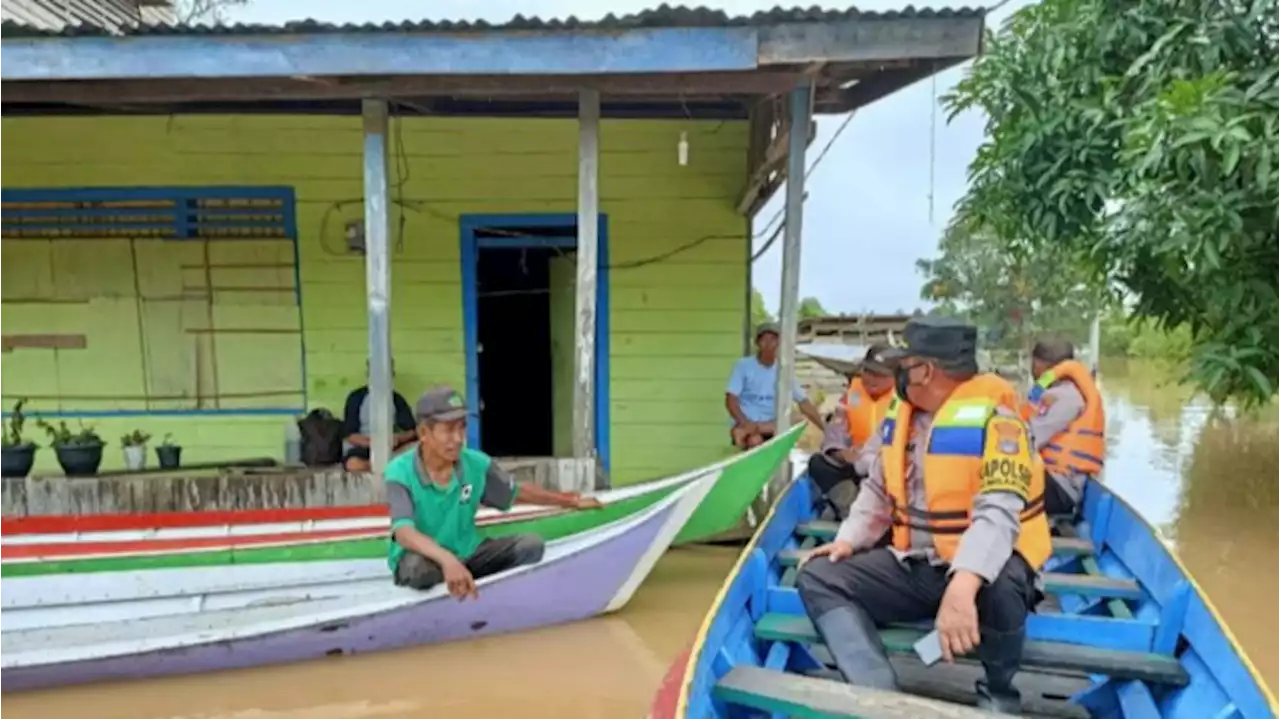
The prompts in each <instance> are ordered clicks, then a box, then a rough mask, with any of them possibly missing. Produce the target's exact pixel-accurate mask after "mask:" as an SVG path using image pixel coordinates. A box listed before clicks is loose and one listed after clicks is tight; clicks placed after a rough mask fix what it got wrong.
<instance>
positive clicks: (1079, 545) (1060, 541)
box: [796, 520, 1093, 557]
mask: <svg viewBox="0 0 1280 719" xmlns="http://www.w3.org/2000/svg"><path fill="white" fill-rule="evenodd" d="M838 526H839V525H838V524H836V523H835V522H829V521H823V520H818V521H814V522H805V523H803V524H800V525H798V526H797V527H796V534H797V535H799V536H801V537H815V538H817V539H820V540H822V541H824V542H829V541H831V540H832V539H835V537H836V528H837V527H838ZM1053 553H1054V554H1056V555H1059V556H1063V557H1082V556H1090V555H1092V554H1093V543H1092V542H1090V541H1089V540H1087V539H1081V538H1078V537H1054V538H1053Z"/></svg>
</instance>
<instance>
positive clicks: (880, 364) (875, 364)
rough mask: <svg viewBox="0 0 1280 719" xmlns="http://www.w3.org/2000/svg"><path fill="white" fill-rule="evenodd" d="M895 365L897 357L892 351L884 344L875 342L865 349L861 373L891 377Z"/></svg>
mask: <svg viewBox="0 0 1280 719" xmlns="http://www.w3.org/2000/svg"><path fill="white" fill-rule="evenodd" d="M897 363H898V356H897V355H895V354H894V349H893V348H892V347H890V346H889V345H887V344H885V343H884V342H877V343H875V344H873V345H871V346H870V347H869V348H867V354H866V356H865V357H863V358H862V371H863V372H870V373H871V374H879V375H891V374H893V367H894V365H896V364H897Z"/></svg>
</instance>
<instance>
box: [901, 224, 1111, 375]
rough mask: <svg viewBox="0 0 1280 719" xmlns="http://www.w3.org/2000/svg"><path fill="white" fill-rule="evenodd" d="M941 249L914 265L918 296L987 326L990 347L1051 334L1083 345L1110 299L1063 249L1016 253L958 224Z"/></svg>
mask: <svg viewBox="0 0 1280 719" xmlns="http://www.w3.org/2000/svg"><path fill="white" fill-rule="evenodd" d="M938 249H939V251H940V256H938V257H936V258H934V259H922V260H919V261H917V262H916V268H917V269H918V270H919V271H920V273H921V274H922V275H924V285H923V286H922V288H921V290H920V297H921V299H924V300H929V301H932V302H934V303H936V305H937V310H938V311H941V312H943V313H946V314H949V315H954V316H960V317H964V318H966V319H968V320H969V321H971V322H973V323H974V324H976V325H977V326H978V327H980V328H982V329H983V330H984V333H985V335H986V337H985V339H986V342H985V344H987V345H988V346H989V347H992V348H998V349H1010V350H1018V349H1030V345H1031V343H1032V342H1033V341H1034V338H1035V337H1036V336H1037V335H1039V334H1041V333H1044V332H1048V331H1053V332H1056V333H1064V334H1067V335H1069V336H1071V337H1072V338H1073V339H1075V340H1077V341H1082V340H1083V339H1084V338H1085V337H1086V336H1087V333H1088V327H1089V323H1090V322H1091V321H1092V320H1093V316H1094V314H1095V313H1096V312H1097V310H1098V308H1099V306H1100V303H1101V301H1102V297H1103V296H1104V294H1105V293H1104V292H1103V290H1102V289H1100V288H1098V287H1097V286H1096V285H1094V284H1092V283H1091V280H1092V278H1091V276H1090V275H1089V273H1088V272H1085V271H1083V270H1081V269H1080V268H1081V262H1080V261H1079V259H1078V258H1076V257H1073V256H1071V255H1070V254H1069V253H1067V252H1066V251H1064V250H1063V249H1062V248H1060V247H1059V248H1048V250H1049V251H1044V252H1037V253H1035V254H1033V255H1027V256H1011V255H1010V254H1009V252H1008V251H1007V249H1006V247H1005V245H1004V244H1003V243H1002V242H1001V241H1000V240H999V239H998V238H997V237H996V236H995V235H994V233H993V232H992V231H991V230H989V229H986V228H983V227H975V226H973V225H970V224H966V223H964V222H958V223H952V224H951V225H950V226H948V227H947V229H946V231H945V232H944V233H943V236H942V240H941V241H940V242H939V244H938Z"/></svg>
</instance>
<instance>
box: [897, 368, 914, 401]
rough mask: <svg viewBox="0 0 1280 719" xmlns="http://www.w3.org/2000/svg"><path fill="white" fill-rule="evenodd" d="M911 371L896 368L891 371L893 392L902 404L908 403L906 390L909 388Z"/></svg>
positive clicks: (909, 369)
mask: <svg viewBox="0 0 1280 719" xmlns="http://www.w3.org/2000/svg"><path fill="white" fill-rule="evenodd" d="M911 370H912V367H898V368H897V369H895V370H894V371H893V391H894V392H895V393H897V395H898V399H900V400H902V401H903V402H910V399H908V398H907V388H909V387H910V386H911Z"/></svg>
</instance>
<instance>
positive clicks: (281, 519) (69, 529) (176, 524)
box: [0, 504, 565, 535]
mask: <svg viewBox="0 0 1280 719" xmlns="http://www.w3.org/2000/svg"><path fill="white" fill-rule="evenodd" d="M563 511H565V510H563V509H560V508H558V507H548V508H546V509H540V510H535V511H530V512H520V513H518V514H496V515H491V516H488V517H481V518H479V519H478V520H477V521H476V524H478V525H480V526H485V525H488V524H501V523H503V522H510V521H521V520H525V519H537V518H541V517H547V516H550V515H553V514H557V513H559V512H563ZM385 516H387V505H385V504H373V505H365V506H360V507H316V508H312V509H235V510H227V511H219V512H164V513H158V514H86V515H66V514H57V515H48V516H43V517H14V518H7V519H4V520H3V521H2V522H0V534H5V535H9V534H71V533H74V532H120V531H128V530H148V529H181V528H189V527H217V526H224V525H232V526H238V525H243V524H276V523H287V522H307V521H323V520H330V519H368V518H372V517H385ZM309 534H311V535H314V534H315V533H314V532H311V533H309Z"/></svg>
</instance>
